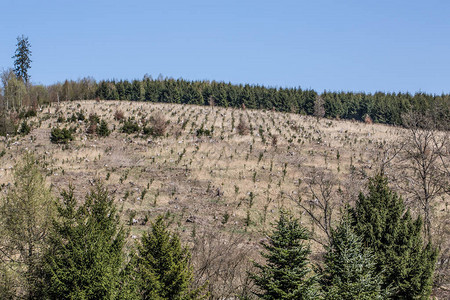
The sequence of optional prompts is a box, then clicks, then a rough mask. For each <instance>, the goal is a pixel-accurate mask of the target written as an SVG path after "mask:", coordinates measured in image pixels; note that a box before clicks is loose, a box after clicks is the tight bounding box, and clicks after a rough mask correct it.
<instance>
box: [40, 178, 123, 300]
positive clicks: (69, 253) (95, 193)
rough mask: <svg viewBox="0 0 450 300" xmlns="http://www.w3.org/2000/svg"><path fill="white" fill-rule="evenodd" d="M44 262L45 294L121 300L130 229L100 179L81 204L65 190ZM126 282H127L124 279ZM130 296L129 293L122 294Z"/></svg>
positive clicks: (43, 289) (43, 290)
mask: <svg viewBox="0 0 450 300" xmlns="http://www.w3.org/2000/svg"><path fill="white" fill-rule="evenodd" d="M61 195H62V198H61V200H60V202H59V203H58V206H57V209H58V215H57V218H55V219H54V221H53V232H52V233H51V235H50V239H49V248H48V250H47V252H46V253H45V255H44V259H43V262H42V270H41V273H42V278H43V284H42V285H41V287H40V292H41V293H42V297H43V298H44V299H121V298H127V297H130V294H129V293H126V292H125V293H122V289H121V288H122V287H128V286H129V285H127V284H126V282H127V281H126V278H124V277H123V276H121V271H122V267H123V262H124V254H123V250H124V245H125V239H126V236H127V234H126V232H125V230H124V228H123V226H122V225H121V224H120V221H119V215H118V212H117V210H116V207H115V205H114V202H113V198H112V197H110V196H109V195H108V191H107V189H106V188H104V187H103V186H102V185H101V184H98V185H97V186H96V187H95V188H94V189H93V190H91V191H90V193H88V194H87V195H86V200H85V202H84V203H83V204H82V205H81V206H77V201H76V199H75V197H74V195H73V188H70V189H69V190H68V191H63V192H62V194H61ZM123 281H125V283H124V282H123ZM124 295H125V296H127V297H124Z"/></svg>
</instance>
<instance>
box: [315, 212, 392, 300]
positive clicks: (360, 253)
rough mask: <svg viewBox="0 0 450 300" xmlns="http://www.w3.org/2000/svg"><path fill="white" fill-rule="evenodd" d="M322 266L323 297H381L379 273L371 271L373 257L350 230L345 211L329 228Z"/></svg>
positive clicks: (356, 298) (373, 266) (382, 294)
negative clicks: (330, 235) (331, 228)
mask: <svg viewBox="0 0 450 300" xmlns="http://www.w3.org/2000/svg"><path fill="white" fill-rule="evenodd" d="M326 250H327V252H326V254H325V268H324V278H323V283H324V285H323V286H324V289H325V291H326V296H325V298H326V299H329V300H334V299H336V300H338V299H348V300H353V299H354V300H359V299H361V300H364V299H367V300H372V299H385V298H386V297H387V295H388V292H387V291H383V290H382V289H381V284H382V280H381V276H380V274H378V273H376V271H375V256H374V255H373V254H372V252H371V250H370V249H365V248H364V246H363V244H362V239H361V238H360V237H359V236H358V235H357V234H356V233H355V232H354V231H353V229H352V227H351V220H350V216H349V214H345V215H344V216H343V218H342V220H341V223H340V224H339V226H338V227H337V228H336V229H334V230H333V231H332V238H331V245H330V246H328V247H327V249H326Z"/></svg>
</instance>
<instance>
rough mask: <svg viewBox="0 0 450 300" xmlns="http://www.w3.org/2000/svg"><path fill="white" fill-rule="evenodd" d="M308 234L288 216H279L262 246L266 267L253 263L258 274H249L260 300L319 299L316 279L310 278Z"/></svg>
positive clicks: (282, 214)
mask: <svg viewBox="0 0 450 300" xmlns="http://www.w3.org/2000/svg"><path fill="white" fill-rule="evenodd" d="M307 242H308V233H307V231H306V229H305V228H304V227H302V226H301V225H300V224H299V221H298V220H297V219H295V218H294V217H293V216H292V215H291V214H289V213H287V212H281V215H280V218H279V220H278V222H277V224H276V228H275V230H274V232H273V233H272V234H271V235H270V236H269V242H268V243H267V244H265V243H264V244H262V246H263V247H264V249H265V250H266V251H265V252H262V253H261V254H262V256H263V257H264V258H265V259H266V260H267V262H266V264H264V265H262V264H258V263H255V266H256V267H257V268H258V269H259V273H257V274H252V278H253V280H254V281H255V283H256V285H257V286H258V287H259V288H260V290H261V291H260V292H258V293H257V295H258V296H259V297H260V298H262V299H320V298H321V293H320V289H319V286H318V278H317V276H316V275H314V274H313V272H312V270H311V268H310V263H309V259H308V256H309V255H310V254H311V250H310V248H309V245H308V244H307Z"/></svg>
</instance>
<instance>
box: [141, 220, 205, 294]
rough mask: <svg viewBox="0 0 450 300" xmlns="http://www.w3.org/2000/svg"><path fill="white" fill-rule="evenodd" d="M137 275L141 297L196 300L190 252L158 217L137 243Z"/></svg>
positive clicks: (198, 291)
mask: <svg viewBox="0 0 450 300" xmlns="http://www.w3.org/2000/svg"><path fill="white" fill-rule="evenodd" d="M137 249H138V253H137V257H136V274H137V281H138V285H139V291H140V294H141V296H142V299H197V298H201V290H200V289H192V288H191V283H192V279H193V272H192V268H191V267H190V265H189V261H190V254H189V251H188V249H187V248H186V247H182V246H181V243H180V239H179V238H178V236H177V235H176V234H172V233H170V231H169V230H168V228H167V225H166V224H165V222H164V220H163V218H162V217H161V216H160V217H158V218H157V219H156V221H155V222H154V223H152V225H151V229H150V231H149V232H147V233H144V235H143V236H142V239H141V241H140V242H139V243H138V244H137Z"/></svg>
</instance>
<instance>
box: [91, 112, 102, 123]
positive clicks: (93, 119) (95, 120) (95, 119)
mask: <svg viewBox="0 0 450 300" xmlns="http://www.w3.org/2000/svg"><path fill="white" fill-rule="evenodd" d="M89 122H90V123H91V124H98V123H100V117H99V116H98V115H97V114H90V115H89Z"/></svg>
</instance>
